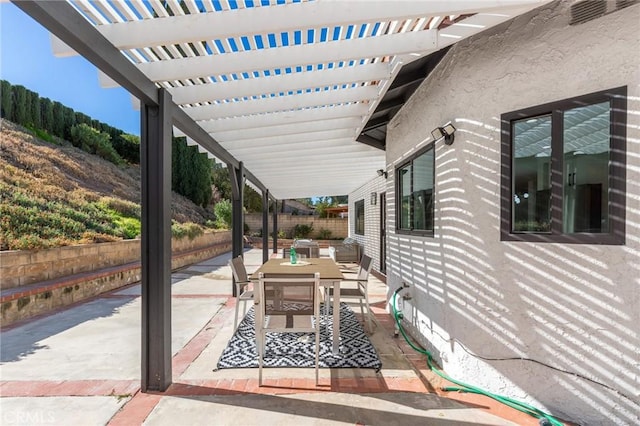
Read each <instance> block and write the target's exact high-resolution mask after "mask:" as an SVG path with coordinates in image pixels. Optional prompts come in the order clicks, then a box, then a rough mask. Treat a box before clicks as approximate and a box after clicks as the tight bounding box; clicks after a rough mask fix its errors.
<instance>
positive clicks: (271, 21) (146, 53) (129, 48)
mask: <svg viewBox="0 0 640 426" xmlns="http://www.w3.org/2000/svg"><path fill="white" fill-rule="evenodd" d="M547 2H548V0H514V1H496V0H491V1H488V0H472V1H455V2H452V1H406V2H405V1H403V2H393V1H353V0H351V1H304V0H303V1H289V0H286V1H276V0H262V1H257V0H253V1H252V0H238V1H230V0H229V1H227V0H222V1H218V0H216V1H212V0H201V1H200V0H185V1H178V0H166V1H160V0H150V1H142V0H130V1H126V2H123V1H108V0H96V1H91V2H89V1H86V0H82V1H79V0H78V1H76V0H73V1H69V3H70V4H72V5H73V6H74V8H75V9H76V10H77V11H78V13H79V14H81V15H82V16H83V17H84V18H85V19H86V20H88V21H89V22H90V23H91V24H92V25H94V26H95V28H96V29H97V30H98V31H99V32H100V33H101V34H102V35H103V36H104V37H105V38H106V39H107V40H108V41H109V42H110V43H111V44H113V45H114V46H115V47H116V48H117V49H119V51H120V52H121V53H122V54H123V55H124V56H125V57H126V58H127V59H128V60H129V61H131V62H132V63H133V64H134V65H135V66H136V67H137V68H138V69H139V70H140V71H142V73H144V75H145V76H146V77H147V78H149V79H150V80H151V81H153V82H154V83H155V84H156V85H157V86H158V87H163V88H166V89H167V90H168V91H169V92H170V93H171V95H172V97H173V101H174V102H175V103H176V104H178V105H179V106H180V107H181V108H182V110H183V111H184V112H185V113H186V114H187V115H189V116H190V117H191V118H192V119H193V120H195V121H196V123H198V124H199V125H200V126H201V127H202V129H204V130H205V131H206V132H207V133H209V134H210V135H211V136H212V137H213V138H214V139H215V140H216V141H217V142H218V143H219V144H220V145H221V146H222V147H223V148H224V149H226V150H227V151H228V152H229V153H231V154H232V155H233V156H234V157H235V158H237V159H238V160H239V161H242V162H243V164H244V167H245V168H246V169H247V170H250V171H251V172H252V174H253V175H254V176H255V177H256V178H258V179H259V180H260V181H261V182H262V183H263V184H264V185H265V186H266V187H267V188H269V190H270V192H271V194H272V195H274V196H275V197H276V198H280V199H284V198H300V197H311V196H320V195H340V194H347V193H349V192H351V191H352V190H354V189H356V188H358V187H360V186H361V185H363V184H364V183H366V182H367V181H369V180H371V179H372V178H374V177H375V176H376V170H377V169H381V168H384V167H385V153H384V150H383V149H384V143H385V142H384V141H385V136H386V128H385V126H386V123H387V122H388V120H389V119H390V118H391V117H393V115H394V114H395V113H396V112H397V111H398V110H399V109H400V108H401V107H402V105H403V104H404V102H405V101H406V100H407V99H408V98H409V96H410V95H411V94H412V93H413V91H414V90H415V89H416V88H417V87H418V85H419V84H420V82H421V81H422V79H424V77H425V76H426V75H427V74H428V72H429V71H430V70H431V69H433V67H434V66H435V64H437V61H438V60H439V59H440V58H441V56H442V54H443V49H446V48H447V47H449V46H451V45H452V44H454V43H456V42H457V41H460V40H462V39H464V38H466V37H469V36H471V35H474V34H476V33H479V32H481V31H483V30H485V29H487V28H489V27H492V26H495V25H498V24H500V23H502V22H504V21H506V20H508V19H511V18H513V17H514V16H517V15H520V14H522V13H525V12H527V11H529V10H531V9H533V8H535V7H538V6H540V5H541V4H544V3H547ZM53 46H54V53H56V54H57V55H59V56H67V55H73V54H74V52H73V51H72V50H71V49H69V48H68V47H67V46H65V45H64V44H63V43H62V42H59V40H56V39H55V37H54V41H53ZM101 82H102V83H103V85H105V86H110V85H113V84H114V83H113V81H111V80H110V78H109V77H108V76H105V75H102V76H101ZM394 83H395V85H394ZM358 141H360V142H364V143H360V142H358ZM191 143H197V141H191ZM380 148H382V149H380ZM202 150H204V149H202ZM210 156H211V154H210Z"/></svg>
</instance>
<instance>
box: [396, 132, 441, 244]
mask: <svg viewBox="0 0 640 426" xmlns="http://www.w3.org/2000/svg"><path fill="white" fill-rule="evenodd" d="M435 149H436V144H435V141H432V142H430V143H429V144H428V145H426V146H425V147H424V148H422V149H420V150H419V151H417V152H416V153H414V154H413V155H411V156H410V157H408V158H407V159H406V160H405V161H403V162H402V163H400V164H399V165H398V166H396V168H395V169H394V171H393V174H394V177H395V192H396V197H395V202H396V206H395V209H396V219H395V231H396V233H397V234H404V235H418V236H422V237H433V236H434V230H435V193H436V191H435V188H436V176H435V175H436V167H435V166H436V151H435ZM429 150H433V167H432V170H433V176H432V182H433V190H432V200H433V203H432V206H431V209H432V212H431V213H432V214H431V217H432V223H433V229H413V228H410V229H408V228H401V227H400V222H401V215H402V191H401V185H402V177H401V176H400V171H401V170H402V169H403V168H405V167H406V166H407V165H411V187H410V188H409V190H410V193H411V199H410V201H409V214H410V217H409V224H410V226H412V227H413V211H414V198H413V183H414V182H413V172H414V169H415V168H414V166H413V162H414V161H415V160H416V159H417V158H418V157H420V156H422V155H423V154H426V153H427V152H428V151H429Z"/></svg>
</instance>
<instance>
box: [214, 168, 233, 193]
mask: <svg viewBox="0 0 640 426" xmlns="http://www.w3.org/2000/svg"><path fill="white" fill-rule="evenodd" d="M211 184H212V185H213V186H214V187H215V188H216V189H217V190H218V194H219V195H220V199H226V200H231V199H232V198H233V194H232V193H231V177H230V176H229V170H227V168H226V167H224V166H223V165H222V164H214V166H213V169H212V170H211Z"/></svg>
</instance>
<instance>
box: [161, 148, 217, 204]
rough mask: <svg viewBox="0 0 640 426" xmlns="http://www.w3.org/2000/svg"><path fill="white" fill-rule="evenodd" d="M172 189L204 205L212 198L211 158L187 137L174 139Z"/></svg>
mask: <svg viewBox="0 0 640 426" xmlns="http://www.w3.org/2000/svg"><path fill="white" fill-rule="evenodd" d="M171 189H173V190H174V191H176V192H177V193H178V194H181V195H184V196H185V197H187V198H188V199H190V200H191V201H193V202H194V203H195V204H197V205H199V206H202V207H206V206H207V205H208V204H209V201H210V200H211V194H212V192H211V160H209V158H208V157H207V156H206V155H204V154H201V153H200V152H198V149H197V147H195V146H188V145H187V142H186V140H185V138H174V139H173V149H172V163H171Z"/></svg>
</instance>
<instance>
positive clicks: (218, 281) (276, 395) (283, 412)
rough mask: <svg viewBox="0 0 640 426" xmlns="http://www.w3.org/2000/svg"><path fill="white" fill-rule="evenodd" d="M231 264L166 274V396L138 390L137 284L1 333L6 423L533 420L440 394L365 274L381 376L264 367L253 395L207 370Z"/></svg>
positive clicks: (217, 261)
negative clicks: (168, 313) (396, 330)
mask: <svg viewBox="0 0 640 426" xmlns="http://www.w3.org/2000/svg"><path fill="white" fill-rule="evenodd" d="M322 254H323V255H325V256H326V254H327V253H325V249H323V251H322ZM229 258H230V253H227V254H225V255H223V256H219V257H215V258H212V259H209V260H207V261H205V262H202V263H199V264H196V265H192V266H190V267H187V268H184V269H181V270H179V271H177V272H175V273H174V274H173V275H172V318H173V321H172V324H173V330H172V332H173V333H172V336H173V338H172V364H173V384H172V385H171V386H170V387H169V389H168V390H167V392H165V393H154V392H152V393H141V392H140V381H139V377H140V346H139V345H138V342H139V340H140V329H141V327H140V324H139V322H140V285H139V284H135V285H133V286H129V287H127V288H124V289H121V290H118V291H115V292H112V293H108V294H105V295H102V296H100V297H98V298H96V299H93V300H91V301H88V302H85V303H81V304H78V305H76V306H73V307H72V308H69V309H66V310H63V311H59V312H57V313H55V314H53V315H49V316H46V317H41V318H37V319H35V320H31V321H28V322H26V323H22V324H18V325H16V326H14V327H12V328H10V329H8V330H4V331H3V339H2V340H3V341H2V365H1V366H0V376H1V378H2V382H1V388H0V389H1V390H2V396H3V398H2V406H3V407H2V420H3V424H68V425H74V424H82V425H89V424H97V425H104V424H109V425H125V424H127V425H130V424H142V423H144V424H153V425H159V424H212V423H213V424H233V423H235V424H284V423H287V424H289V423H293V422H295V423H297V424H339V423H351V424H354V423H358V424H389V425H391V424H415V423H424V424H430V425H431V424H437V425H449V424H451V425H453V424H455V425H461V424H474V425H477V424H485V425H508V424H514V423H512V422H511V421H514V422H515V423H516V424H521V425H522V424H525V425H526V424H531V425H533V424H537V422H536V421H535V419H533V418H529V417H527V416H525V415H523V414H522V413H518V412H516V411H514V410H511V409H508V408H506V407H504V406H499V405H497V404H496V403H494V402H493V401H491V400H488V399H486V398H482V397H479V396H473V395H462V394H455V395H454V397H455V399H450V398H445V397H442V396H440V395H438V392H437V391H436V388H439V386H440V385H441V382H440V380H439V379H437V378H436V377H434V376H433V375H432V374H431V373H429V372H428V371H427V370H426V362H425V359H424V357H423V356H421V355H418V354H416V353H415V352H413V351H411V349H410V348H409V347H408V346H407V345H406V344H405V343H404V341H402V339H397V338H394V337H393V334H394V327H393V320H392V318H391V316H390V315H389V314H387V313H386V312H385V311H384V305H385V300H386V292H387V288H386V286H385V285H384V284H383V283H382V282H380V281H378V280H377V279H375V278H374V277H370V297H371V301H372V303H373V305H374V308H373V309H374V311H375V314H376V320H375V326H374V333H373V334H372V335H370V336H369V337H370V339H371V341H372V343H373V344H374V346H375V348H376V350H377V352H378V355H379V357H380V359H381V361H382V364H383V367H382V370H381V371H380V372H379V373H376V372H375V371H374V370H373V369H349V368H341V369H321V370H320V386H319V387H316V386H315V383H314V370H313V369H312V368H294V369H283V368H267V369H265V372H264V373H265V386H263V387H261V388H259V387H258V381H257V369H253V368H246V369H242V368H240V369H223V370H218V371H214V368H215V366H216V363H217V360H218V358H219V357H220V354H221V352H222V350H223V349H224V347H225V346H226V344H227V342H228V341H229V339H230V337H231V335H232V334H233V310H234V307H235V299H234V298H232V297H230V289H231V282H230V277H231V270H230V269H229V267H228V266H227V261H228V259H229ZM261 258H262V251H261V250H257V249H251V250H249V251H247V252H246V253H245V259H246V260H245V262H246V264H247V267H248V269H249V271H252V270H255V269H256V268H257V267H258V266H259V265H260V264H261ZM356 312H359V310H358V309H356ZM456 400H459V401H466V402H465V403H460V402H458V401H456ZM498 416H500V417H498ZM507 419H508V420H507Z"/></svg>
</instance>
